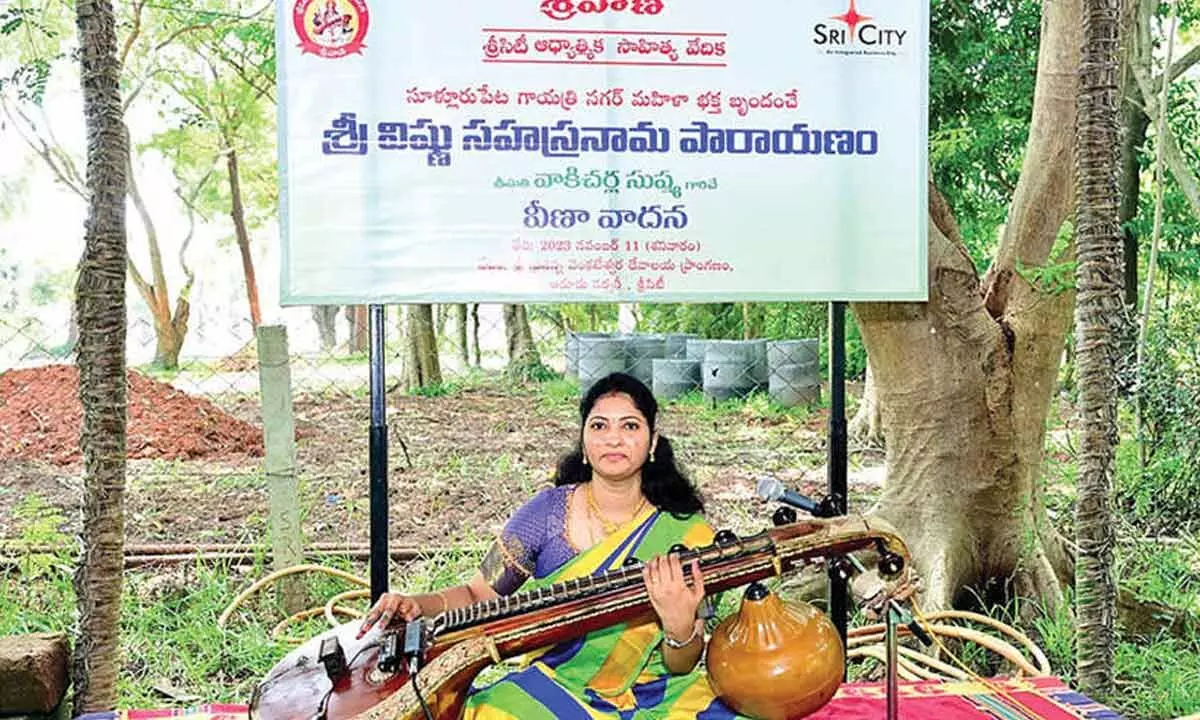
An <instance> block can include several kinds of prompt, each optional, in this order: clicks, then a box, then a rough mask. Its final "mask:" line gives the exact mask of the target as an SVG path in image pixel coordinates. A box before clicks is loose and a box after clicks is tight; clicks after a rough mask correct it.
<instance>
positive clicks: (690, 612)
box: [642, 553, 704, 641]
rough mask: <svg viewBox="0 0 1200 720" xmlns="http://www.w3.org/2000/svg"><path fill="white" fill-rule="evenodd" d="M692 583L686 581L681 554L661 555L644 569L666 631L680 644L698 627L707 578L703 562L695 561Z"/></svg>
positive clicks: (647, 589) (643, 574) (651, 597)
mask: <svg viewBox="0 0 1200 720" xmlns="http://www.w3.org/2000/svg"><path fill="white" fill-rule="evenodd" d="M691 568H692V584H691V585H688V584H687V582H686V581H685V580H684V579H683V563H682V562H680V560H679V555H678V554H677V553H671V554H668V555H660V556H659V557H656V558H653V559H651V560H649V561H648V562H647V563H646V565H645V566H644V567H643V568H642V578H643V579H644V580H645V582H646V593H647V594H648V595H649V596H650V604H651V605H652V606H653V607H654V612H656V613H658V619H659V622H661V623H662V627H663V632H665V633H667V634H668V635H669V636H670V637H671V638H673V639H675V640H677V641H683V640H686V639H687V638H689V637H691V635H692V632H693V631H694V630H695V627H696V609H697V608H698V607H700V601H701V600H703V599H704V576H703V575H702V574H701V573H700V562H699V561H698V560H695V559H693V560H692V562H691Z"/></svg>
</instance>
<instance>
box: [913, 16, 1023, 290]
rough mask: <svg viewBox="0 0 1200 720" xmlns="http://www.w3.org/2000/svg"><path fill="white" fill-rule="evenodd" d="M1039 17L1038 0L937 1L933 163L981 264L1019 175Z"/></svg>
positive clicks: (938, 182)
mask: <svg viewBox="0 0 1200 720" xmlns="http://www.w3.org/2000/svg"><path fill="white" fill-rule="evenodd" d="M1040 17H1041V4H1040V3H1038V2H1035V1H1034V0H1016V2H1012V1H1010V0H980V1H979V2H961V1H960V0H935V1H934V3H933V7H932V16H931V26H930V45H931V47H930V66H929V153H930V163H931V165H932V169H933V180H934V183H935V184H936V186H937V187H938V189H939V190H941V191H942V193H944V194H945V195H946V199H947V201H948V202H949V203H950V207H951V208H953V210H954V213H955V217H956V219H957V220H958V225H959V229H960V230H961V231H962V235H963V241H964V242H965V243H966V246H967V250H968V251H969V252H970V254H971V257H972V258H973V259H974V260H975V263H976V266H977V267H981V266H983V264H984V262H985V260H986V259H987V258H988V257H990V255H991V252H992V249H993V248H994V247H995V244H996V235H997V229H998V228H999V227H1000V225H1001V223H1003V222H1004V218H1005V215H1006V213H1007V208H1008V203H1009V201H1010V200H1011V198H1012V193H1013V190H1014V189H1015V188H1016V184H1017V177H1018V176H1019V174H1020V170H1021V160H1022V158H1023V155H1024V150H1025V141H1026V138H1027V136H1028V132H1029V127H1028V126H1029V117H1030V114H1031V113H1032V110H1033V86H1034V82H1035V79H1036V66H1037V48H1038V36H1039V27H1040V25H1039V23H1040Z"/></svg>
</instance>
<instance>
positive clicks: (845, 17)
mask: <svg viewBox="0 0 1200 720" xmlns="http://www.w3.org/2000/svg"><path fill="white" fill-rule="evenodd" d="M870 19H871V18H870V17H869V16H867V15H859V14H858V9H857V8H855V7H854V0H850V9H849V10H847V11H846V12H844V13H842V14H841V15H834V16H833V17H831V18H830V20H841V21H842V22H844V23H846V29H847V31H848V34H849V36H850V42H851V43H853V42H854V33H855V30H857V29H858V24H859V23H861V22H866V21H867V20H870Z"/></svg>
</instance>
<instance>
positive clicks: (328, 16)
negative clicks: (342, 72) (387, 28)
mask: <svg viewBox="0 0 1200 720" xmlns="http://www.w3.org/2000/svg"><path fill="white" fill-rule="evenodd" d="M370 21H371V12H370V11H369V10H368V9H367V3H366V0H296V5H295V7H294V8H293V9H292V26H293V27H295V29H296V35H297V36H298V37H299V38H300V51H301V52H305V53H312V54H314V55H320V56H321V57H326V58H340V57H346V56H347V55H350V54H353V53H362V50H363V48H364V47H365V46H364V45H363V39H364V38H366V36H367V26H368V25H370Z"/></svg>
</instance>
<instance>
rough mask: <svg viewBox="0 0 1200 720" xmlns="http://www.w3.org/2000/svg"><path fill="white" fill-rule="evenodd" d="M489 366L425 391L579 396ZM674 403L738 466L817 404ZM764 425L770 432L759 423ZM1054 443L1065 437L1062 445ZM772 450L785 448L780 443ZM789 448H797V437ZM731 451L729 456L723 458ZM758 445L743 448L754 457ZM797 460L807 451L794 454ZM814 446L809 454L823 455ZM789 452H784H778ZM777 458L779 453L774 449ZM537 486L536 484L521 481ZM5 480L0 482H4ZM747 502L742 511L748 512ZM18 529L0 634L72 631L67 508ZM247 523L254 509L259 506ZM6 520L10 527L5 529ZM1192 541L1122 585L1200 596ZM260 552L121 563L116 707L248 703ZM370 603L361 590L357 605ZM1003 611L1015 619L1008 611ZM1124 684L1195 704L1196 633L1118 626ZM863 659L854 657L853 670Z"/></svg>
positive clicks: (27, 513) (688, 444)
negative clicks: (154, 565)
mask: <svg viewBox="0 0 1200 720" xmlns="http://www.w3.org/2000/svg"><path fill="white" fill-rule="evenodd" d="M496 378H497V376H487V378H486V381H485V377H484V375H482V374H481V375H480V376H479V377H471V378H466V379H462V378H456V379H455V381H454V382H451V383H444V384H442V385H439V386H436V387H435V388H428V389H426V390H424V391H421V393H422V394H426V395H428V396H431V397H452V396H454V395H456V394H459V393H463V392H466V391H468V390H472V389H475V388H478V387H487V388H489V389H492V390H495V389H497V388H499V389H500V391H501V392H504V393H506V394H512V395H517V396H519V397H521V398H529V407H531V408H532V410H533V412H535V413H537V414H538V415H540V416H542V417H547V416H552V417H557V418H571V419H572V420H573V416H574V414H575V410H574V408H575V405H576V403H577V401H578V397H579V388H578V385H577V384H576V383H575V382H573V381H571V380H566V379H561V378H557V379H550V380H545V381H542V382H536V383H498V382H496ZM667 406H668V408H667V409H668V413H669V414H670V415H671V416H675V417H680V416H682V417H683V418H684V419H686V420H687V421H688V426H689V427H690V428H692V431H691V432H689V433H687V434H685V435H681V436H680V437H679V438H678V440H679V441H680V445H681V446H682V447H683V448H684V452H681V456H683V457H685V458H691V457H696V456H705V457H706V458H707V459H708V461H709V464H713V463H714V462H715V460H714V459H719V460H721V461H722V463H724V464H726V465H730V464H731V463H736V464H740V465H746V464H747V462H750V461H745V459H744V458H741V457H740V456H738V455H737V454H738V453H745V452H748V448H749V449H755V448H756V447H759V446H761V445H762V444H764V443H772V444H776V443H781V442H782V443H787V442H792V444H794V441H789V440H788V437H789V436H790V432H791V431H792V430H793V429H796V428H797V427H798V426H799V425H801V424H803V423H805V422H806V421H807V422H811V420H812V413H813V412H815V410H814V409H804V408H791V409H785V408H779V407H777V406H774V405H773V404H772V403H771V402H770V400H769V398H768V397H767V396H766V395H765V394H761V393H759V394H756V395H754V396H751V397H750V398H749V399H748V400H746V401H731V402H726V403H717V404H713V403H712V402H711V401H708V400H706V399H704V398H703V396H702V395H701V394H700V393H692V394H690V395H687V396H684V397H683V398H680V399H678V400H674V401H671V402H669V403H668V404H667ZM767 426H769V427H770V429H772V430H773V431H779V434H778V436H770V437H765V436H763V435H762V434H761V433H762V432H764V427H767ZM1059 450H1063V449H1061V448H1059ZM772 451H773V452H775V453H776V454H777V455H778V454H783V450H781V449H780V448H772ZM791 452H796V451H795V450H794V449H793V450H792V451H791ZM1073 455H1074V453H1073V452H1071V451H1070V449H1069V448H1067V449H1066V450H1065V451H1063V452H1059V453H1058V454H1053V453H1052V454H1051V457H1050V458H1049V459H1048V461H1047V462H1048V472H1047V473H1046V476H1047V488H1046V491H1047V492H1046V497H1047V503H1048V505H1050V507H1051V509H1052V510H1053V511H1057V512H1054V514H1055V515H1057V516H1058V517H1059V518H1060V520H1059V524H1060V526H1062V527H1064V528H1066V526H1067V525H1069V522H1070V510H1071V507H1072V505H1073V493H1072V492H1071V488H1073V486H1074V477H1075V462H1074V457H1073ZM726 460H728V463H725V461H726ZM757 460H758V456H757V455H756V456H753V457H752V458H751V461H757ZM795 460H796V463H795V464H796V466H803V463H801V460H803V458H799V457H797V458H795ZM821 460H822V459H821V458H817V460H816V461H817V462H820V461H821ZM786 461H787V462H791V461H792V458H790V457H789V458H786ZM773 462H781V460H779V458H778V457H776V458H775V460H773ZM162 471H163V475H164V477H166V478H168V481H170V482H184V481H199V477H198V476H196V477H193V476H190V475H188V474H187V473H186V470H185V469H183V468H182V467H180V466H177V465H173V464H165V463H164V464H163V466H162ZM531 474H532V473H531V469H530V467H528V466H526V465H525V464H524V463H523V462H522V461H521V456H520V455H519V454H509V453H506V452H500V453H496V454H494V455H491V456H488V457H486V458H483V457H480V456H475V455H468V454H463V455H458V454H454V453H451V454H449V455H447V456H446V458H445V459H444V461H443V462H442V463H440V464H439V465H438V466H437V470H436V471H435V473H434V477H435V478H436V480H437V481H439V482H445V483H460V482H463V481H465V480H468V479H475V481H478V478H492V479H495V478H497V477H505V478H510V479H511V478H514V477H515V478H518V479H523V480H524V481H526V482H532V480H531V479H529V478H530V476H531ZM206 479H207V481H209V482H213V483H214V484H216V485H218V486H219V489H218V490H217V492H219V491H220V489H224V488H233V489H238V488H244V487H245V483H246V482H247V481H248V478H246V477H244V476H242V475H240V474H239V473H235V472H228V473H226V474H224V475H221V476H217V477H209V478H206ZM302 487H303V490H304V494H305V498H306V501H305V503H304V508H305V510H304V511H305V512H309V511H311V509H312V507H313V504H314V502H315V503H317V506H318V507H319V506H320V505H319V504H320V503H324V502H326V497H325V495H326V492H327V491H326V490H325V489H324V488H323V486H321V484H320V483H319V482H317V481H316V480H315V479H313V478H305V483H304V484H303V486H302ZM526 489H527V490H530V491H532V487H529V488H526ZM5 492H6V491H5V489H4V488H0V493H5ZM363 502H364V504H362V505H361V506H358V505H356V506H355V509H354V516H355V518H357V519H359V520H361V522H362V523H365V513H366V508H365V501H363ZM743 511H744V512H745V517H742V513H743ZM734 512H735V516H734V517H733V518H731V519H732V521H733V522H734V525H735V526H744V527H746V528H756V529H757V528H761V526H762V522H763V518H762V517H761V512H760V511H759V510H757V509H751V508H750V506H749V505H746V506H745V508H743V507H741V506H739V507H737V508H735V509H734ZM14 517H15V520H16V525H15V527H16V533H17V534H19V536H20V539H21V541H22V542H25V543H29V544H39V545H57V546H59V547H61V548H63V550H62V551H61V552H59V553H41V554H38V555H26V556H23V557H21V558H19V562H18V563H16V565H15V567H12V568H10V569H8V570H5V569H4V568H3V567H0V634H11V633H25V632H40V631H55V630H58V631H65V632H68V633H73V631H74V624H75V622H76V619H75V598H74V590H73V588H72V583H71V571H72V567H73V563H74V559H73V555H72V554H73V553H74V551H75V544H74V540H73V539H71V538H67V537H65V536H63V535H62V534H61V533H60V528H61V527H63V525H64V518H63V517H62V515H61V513H60V512H59V511H57V510H56V509H54V508H53V507H52V506H51V505H50V504H49V503H47V502H45V501H44V500H43V499H41V498H39V497H38V496H36V495H29V496H26V497H24V498H22V499H20V500H19V501H18V502H17V503H16V509H15V512H14ZM255 522H261V519H256V520H255ZM463 533H465V534H462V533H460V534H459V535H458V537H457V538H456V540H457V542H458V544H457V545H455V546H454V547H453V548H451V549H450V550H449V551H447V552H445V553H441V554H439V555H434V556H430V557H427V558H422V559H420V560H418V561H416V562H412V563H406V564H404V565H397V566H394V567H393V568H392V572H391V577H392V580H393V589H395V590H398V591H405V592H423V591H427V590H430V589H432V588H436V587H443V586H446V585H449V584H453V583H457V582H461V581H462V580H464V579H465V578H466V577H468V576H469V575H470V574H471V573H472V572H474V569H475V567H476V566H477V564H478V562H479V559H480V556H481V554H482V550H483V547H484V544H485V541H486V539H485V538H482V537H477V536H475V535H472V534H471V529H470V528H465V529H464V531H463ZM11 534H12V533H10V535H11ZM1197 558H1198V553H1197V550H1196V544H1195V541H1194V540H1191V541H1187V540H1186V539H1185V540H1184V541H1181V542H1178V543H1176V544H1172V545H1169V546H1167V547H1159V546H1155V545H1151V544H1148V543H1141V542H1131V541H1130V540H1129V538H1128V537H1124V538H1123V540H1122V543H1121V544H1120V545H1119V547H1118V555H1117V564H1116V568H1115V574H1116V576H1117V577H1119V578H1120V580H1121V583H1122V585H1123V586H1125V587H1127V588H1129V589H1131V590H1133V591H1134V592H1135V593H1136V594H1137V595H1138V596H1140V597H1143V598H1146V599H1150V600H1156V601H1159V602H1163V603H1166V604H1168V605H1171V606H1173V607H1184V608H1186V607H1189V606H1190V607H1191V608H1192V609H1193V610H1196V609H1197V608H1196V606H1195V603H1197V598H1198V597H1200V560H1198V559H1197ZM327 562H328V564H331V565H334V566H336V567H340V568H343V569H346V570H348V571H350V572H353V573H355V574H356V575H359V576H365V575H366V571H365V569H364V568H363V567H362V565H361V564H360V563H354V562H350V561H348V560H336V559H331V560H328V561H327ZM266 572H267V570H266V569H265V567H264V566H263V565H262V564H261V562H260V564H258V565H255V566H252V567H248V568H239V567H230V566H227V565H218V564H192V565H185V566H174V567H172V568H168V569H165V570H161V569H160V570H156V571H150V570H138V571H131V572H129V573H127V576H126V586H125V589H126V594H125V599H124V607H123V625H122V638H123V653H122V672H121V687H120V705H121V706H122V707H160V706H169V705H177V704H188V701H184V700H180V699H172V698H171V697H169V696H167V695H164V694H163V692H162V691H161V690H158V689H155V688H156V687H158V688H162V689H168V687H167V686H169V687H170V688H178V689H179V690H180V691H182V692H183V693H184V694H185V696H194V697H195V698H197V700H195V702H199V701H205V702H246V701H247V699H248V697H249V694H250V690H251V689H252V687H253V686H254V684H255V683H256V682H257V681H258V679H259V678H261V677H262V675H263V674H265V673H266V672H267V670H269V669H270V667H272V666H273V665H274V663H275V662H277V661H278V660H279V658H281V657H282V656H283V655H284V654H285V653H286V652H287V650H288V649H289V648H290V646H289V645H287V644H286V643H284V642H280V641H278V640H272V639H271V638H270V636H269V635H270V630H271V628H272V627H273V626H274V625H275V624H276V623H277V622H278V621H279V620H281V619H282V617H283V614H282V613H281V612H280V610H279V609H278V608H277V607H276V605H275V603H274V601H273V600H272V599H271V597H270V594H269V593H268V594H264V596H262V597H259V598H256V599H254V600H253V601H251V602H250V603H248V604H247V606H246V607H245V608H244V609H243V610H242V611H239V612H238V613H236V614H235V616H234V617H233V619H232V621H231V622H230V624H229V625H228V626H227V627H226V628H224V629H221V628H218V627H216V618H217V617H218V616H219V615H220V613H221V612H222V611H223V610H224V609H225V608H226V606H227V605H228V603H229V602H230V601H231V600H232V599H233V598H234V597H235V596H236V595H237V594H238V593H239V592H240V591H242V590H243V589H244V588H245V587H247V586H248V585H249V584H250V583H251V582H253V581H254V580H255V579H257V578H259V577H262V576H263V575H265V574H266ZM303 583H304V585H305V587H306V588H307V590H308V592H309V594H310V597H311V598H312V600H313V602H314V603H316V602H318V601H322V600H323V599H325V598H328V597H330V596H332V595H334V594H336V593H339V592H342V591H344V590H346V589H349V587H350V586H349V585H348V584H347V583H345V582H344V581H341V580H338V579H334V578H330V577H327V576H323V575H305V576H303ZM741 595H742V593H741V591H740V590H730V591H727V592H725V593H724V594H723V596H722V600H721V606H720V610H719V612H720V613H721V614H722V615H726V614H728V613H731V612H734V611H735V610H736V608H737V607H738V604H739V603H740V601H741ZM364 605H365V603H360V605H359V607H360V608H361V607H363V606H364ZM998 616H999V617H1002V619H1005V620H1006V621H1007V622H1010V623H1016V622H1017V621H1016V620H1015V618H1016V617H1018V615H1017V614H1016V613H1015V612H1011V613H1008V612H1001V614H1000V615H998ZM324 628H325V623H324V621H323V620H315V621H310V622H307V623H304V624H299V625H297V626H295V627H289V628H288V630H287V632H288V634H289V635H295V636H298V637H309V636H312V635H315V634H317V633H319V632H320V631H322V630H323V629H324ZM1023 629H1024V630H1026V631H1028V632H1030V633H1033V634H1035V635H1036V636H1037V639H1038V642H1039V644H1040V645H1041V646H1042V647H1043V649H1044V650H1045V651H1046V653H1047V655H1048V656H1049V658H1050V660H1051V664H1052V667H1053V669H1054V671H1055V672H1056V674H1058V675H1060V676H1062V677H1064V678H1065V679H1066V680H1067V681H1068V682H1070V681H1071V680H1072V678H1073V676H1074V638H1075V629H1074V620H1073V618H1072V616H1071V614H1070V611H1069V608H1060V609H1059V610H1058V611H1056V612H1055V613H1052V614H1044V613H1043V614H1042V615H1041V617H1039V618H1038V619H1037V620H1036V621H1034V622H1033V623H1032V624H1031V625H1030V626H1028V627H1024V628H1023ZM962 654H963V655H964V658H965V659H966V660H967V661H968V662H969V663H970V664H971V665H972V666H973V667H975V668H976V669H977V671H978V672H980V673H981V674H988V673H991V672H995V670H996V666H995V664H994V661H993V660H991V659H990V658H988V657H986V656H985V655H984V654H982V653H980V652H978V651H975V650H969V649H968V650H964V651H963V653H962ZM1116 663H1117V665H1116V677H1117V687H1118V694H1117V696H1116V697H1114V698H1110V699H1109V703H1110V704H1112V705H1113V706H1114V707H1116V708H1117V709H1118V710H1119V711H1121V712H1122V713H1124V714H1125V715H1126V717H1128V718H1131V719H1134V718H1146V719H1148V720H1157V719H1158V718H1163V719H1166V718H1174V717H1177V716H1179V715H1182V714H1186V713H1188V712H1195V711H1196V710H1198V709H1200V639H1176V638H1169V637H1161V638H1158V639H1156V640H1154V641H1153V642H1140V643H1135V642H1133V641H1132V640H1127V639H1122V640H1121V642H1120V644H1119V646H1118V649H1117V655H1116ZM861 672H862V668H861V667H857V666H856V669H854V670H852V675H857V674H859V673H861Z"/></svg>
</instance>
